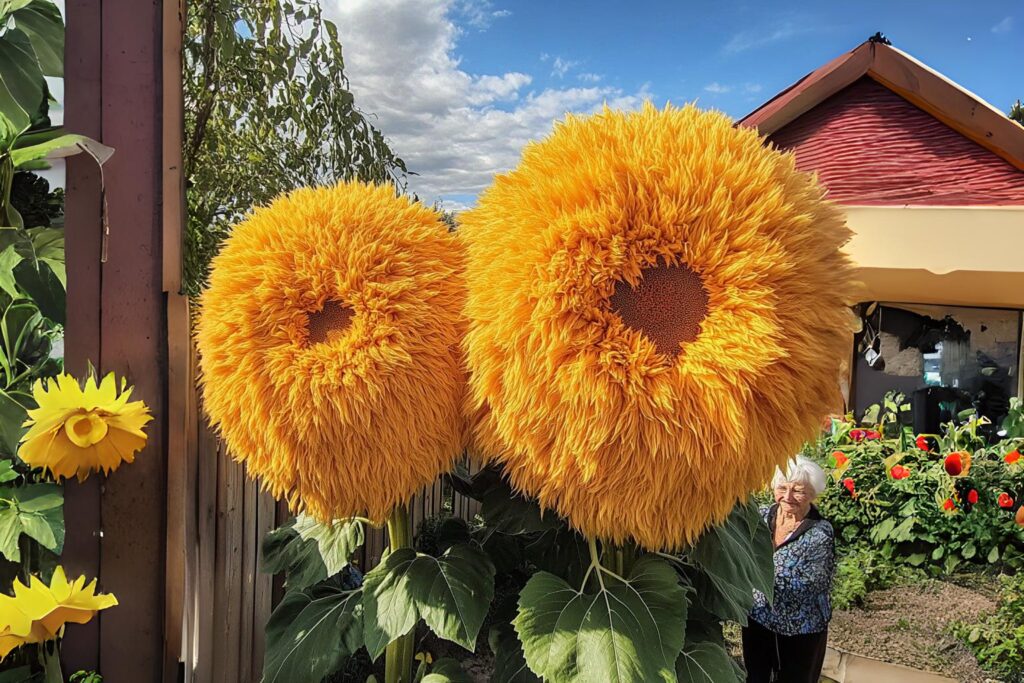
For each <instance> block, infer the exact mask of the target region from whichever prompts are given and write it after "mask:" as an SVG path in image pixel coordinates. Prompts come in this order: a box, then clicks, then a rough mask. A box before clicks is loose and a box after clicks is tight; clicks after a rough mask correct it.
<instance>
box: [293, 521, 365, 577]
mask: <svg viewBox="0 0 1024 683" xmlns="http://www.w3.org/2000/svg"><path fill="white" fill-rule="evenodd" d="M295 531H296V532H297V533H298V534H299V537H300V538H302V540H304V541H313V542H315V543H316V546H317V549H318V550H319V552H320V557H321V559H323V561H324V566H325V567H326V569H327V576H334V575H335V574H337V573H338V572H340V571H341V570H342V569H344V568H345V567H346V566H348V561H349V559H350V558H351V557H352V553H354V552H355V551H356V549H357V548H359V547H360V546H361V545H363V541H364V540H365V536H364V533H363V523H362V522H358V521H355V520H342V519H336V520H334V521H333V522H331V523H330V524H322V523H320V522H318V521H316V520H315V519H313V518H312V517H308V516H306V515H302V514H300V515H299V516H298V517H296V518H295Z"/></svg>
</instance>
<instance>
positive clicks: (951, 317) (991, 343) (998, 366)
mask: <svg viewBox="0 0 1024 683" xmlns="http://www.w3.org/2000/svg"><path fill="white" fill-rule="evenodd" d="M1020 330H1021V312H1020V311H1013V310H1005V309H988V308H965V307H955V306H924V305H909V304H885V305H880V306H877V307H875V308H874V310H872V311H871V314H870V315H866V316H865V330H864V332H862V333H861V334H860V335H858V339H857V342H858V346H857V348H858V350H859V353H857V358H856V364H855V370H854V379H853V382H854V409H855V410H856V412H857V414H858V415H861V414H862V413H863V411H864V410H865V409H866V408H867V407H869V406H870V405H872V404H874V403H878V402H880V401H881V400H882V398H883V396H884V395H885V394H886V392H888V391H892V390H897V391H902V392H903V393H905V394H906V395H907V397H908V398H909V399H910V400H911V404H912V406H913V412H912V418H913V421H914V430H915V431H916V432H919V433H936V432H938V429H939V425H940V424H941V423H942V422H948V421H950V420H952V419H953V418H955V416H956V414H957V413H958V412H960V411H961V410H965V409H968V408H972V407H973V408H975V409H976V410H977V411H978V412H979V414H981V415H985V416H987V417H988V418H989V419H990V420H992V422H993V423H994V424H993V426H992V429H993V430H995V428H996V425H998V423H999V422H1000V421H1001V420H1002V418H1003V417H1004V416H1005V415H1006V411H1007V409H1008V407H1009V399H1010V397H1011V396H1015V395H1016V394H1017V381H1018V380H1017V376H1018V371H1019V368H1018V362H1019V358H1020ZM869 360H870V361H871V362H870V364H869Z"/></svg>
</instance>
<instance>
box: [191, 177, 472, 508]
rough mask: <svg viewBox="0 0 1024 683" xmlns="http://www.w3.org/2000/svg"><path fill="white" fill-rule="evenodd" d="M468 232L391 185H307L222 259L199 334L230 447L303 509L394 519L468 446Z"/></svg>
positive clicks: (244, 230)
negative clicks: (464, 354)
mask: <svg viewBox="0 0 1024 683" xmlns="http://www.w3.org/2000/svg"><path fill="white" fill-rule="evenodd" d="M461 271H462V256H461V252H460V250H459V243H458V242H457V241H456V240H455V239H454V238H453V237H452V236H451V235H450V234H449V232H448V230H447V228H446V227H445V225H444V224H443V223H442V222H441V221H440V220H439V216H438V215H437V213H436V212H434V211H432V210H431V209H429V208H427V207H425V206H423V205H422V204H419V203H415V202H412V201H410V200H409V199H408V198H406V197H396V196H395V191H394V188H392V187H374V186H371V185H366V184H363V183H357V182H352V183H343V184H340V185H337V186H335V187H331V188H318V189H303V190H298V191H296V192H292V193H290V194H288V195H286V196H283V197H281V198H279V199H277V200H276V201H274V202H273V203H272V204H271V205H270V206H268V207H266V208H261V209H257V210H256V211H255V212H254V213H253V214H252V215H251V216H250V217H249V218H248V219H247V220H245V221H244V222H242V223H241V224H239V225H238V226H236V227H235V229H234V231H233V233H232V235H231V236H230V237H229V238H228V240H227V241H226V243H225V246H224V248H223V250H222V251H221V253H220V254H219V255H218V256H217V258H216V259H214V262H213V270H212V275H211V277H210V287H209V289H208V290H207V291H206V292H205V294H204V295H203V297H202V301H201V308H200V315H199V323H198V328H197V337H196V338H197V342H198V347H199V351H200V355H201V369H202V381H203V399H204V403H205V408H206V411H207V413H208V414H209V416H210V418H211V420H212V422H213V423H214V424H215V425H217V426H219V428H220V432H221V434H222V436H223V438H224V440H225V441H226V442H227V445H228V447H229V449H230V451H231V454H232V455H233V456H234V457H235V458H237V459H238V460H240V461H242V462H244V463H245V465H246V468H247V470H248V472H249V474H250V475H252V476H256V477H260V479H261V480H262V482H263V485H264V486H265V487H266V488H268V489H269V490H270V491H271V493H272V494H273V495H274V496H275V497H277V498H284V499H286V500H287V501H288V504H289V506H290V507H291V509H292V510H293V511H296V512H298V511H305V512H306V513H308V514H310V515H311V516H313V517H315V518H316V519H318V520H321V521H330V520H333V519H339V518H344V517H349V516H352V515H366V516H368V517H370V518H371V519H374V520H377V521H380V520H383V519H384V518H385V517H386V516H387V515H388V514H389V512H390V511H391V510H392V509H393V508H394V506H395V505H396V504H398V503H401V502H404V501H405V500H407V499H408V498H409V497H410V496H411V495H412V494H414V493H415V492H416V491H417V490H419V489H420V488H422V487H423V486H425V485H427V484H429V483H431V482H433V481H434V480H435V479H436V478H437V476H438V475H439V474H440V473H442V472H444V471H446V470H448V469H450V467H451V466H452V464H453V462H454V459H455V458H456V456H457V455H459V454H460V453H461V452H462V449H463V447H464V440H465V439H464V431H465V427H464V420H463V419H462V418H461V413H462V403H463V397H464V391H465V378H464V373H463V370H462V362H461V351H460V348H459V341H460V339H461V335H462V328H463V325H462V322H461V320H462V317H461V315H462V306H463V303H464V298H465V292H464V287H463V281H462V273H461Z"/></svg>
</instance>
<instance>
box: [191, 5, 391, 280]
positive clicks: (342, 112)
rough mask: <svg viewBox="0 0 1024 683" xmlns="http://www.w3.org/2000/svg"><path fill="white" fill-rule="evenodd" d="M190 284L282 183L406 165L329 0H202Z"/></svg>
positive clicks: (197, 26) (194, 99) (196, 48)
mask: <svg viewBox="0 0 1024 683" xmlns="http://www.w3.org/2000/svg"><path fill="white" fill-rule="evenodd" d="M183 51H184V66H185V68H184V73H185V84H184V89H185V149H184V165H185V173H186V182H187V199H188V226H187V237H186V244H185V289H186V291H187V292H188V293H189V294H192V295H194V294H197V293H198V292H199V291H200V290H201V289H202V287H203V285H204V283H205V281H206V277H207V272H208V269H209V262H210V259H211V258H212V257H213V256H214V255H215V254H216V253H217V250H218V249H219V247H220V244H221V242H222V240H223V239H224V237H225V236H226V235H227V234H228V232H229V230H230V227H231V225H232V224H234V223H235V222H237V221H238V220H239V219H240V218H242V217H243V216H244V215H245V214H246V212H247V211H249V210H250V209H251V208H252V207H254V206H257V205H260V204H263V203H266V202H268V201H270V200H271V199H272V198H273V197H274V196H276V195H277V194H279V193H280V192H283V191H287V190H291V189H294V188H296V187H301V186H305V185H319V184H325V183H332V182H335V181H337V180H341V179H361V180H366V181H373V182H378V183H385V182H392V183H394V184H395V185H396V187H401V186H402V185H403V184H404V179H405V173H406V168H405V164H404V163H403V162H402V160H401V159H400V158H398V157H397V156H395V154H394V153H393V152H392V151H391V149H390V147H389V146H388V143H387V141H386V140H385V139H384V136H383V135H382V134H381V132H380V131H379V130H377V129H376V128H375V127H374V126H373V125H371V123H370V122H369V121H368V119H367V117H366V116H365V115H364V114H363V113H362V112H360V111H359V109H358V108H357V107H356V105H355V100H354V98H353V96H352V93H351V91H350V90H349V84H348V79H347V78H346V77H345V73H344V61H343V59H342V47H341V43H340V42H339V40H338V30H337V28H336V27H335V26H334V24H333V23H331V22H330V21H328V20H326V19H324V17H323V14H322V12H321V9H320V3H319V2H318V0H194V1H193V2H189V3H188V15H187V17H186V25H185V37H184V49H183Z"/></svg>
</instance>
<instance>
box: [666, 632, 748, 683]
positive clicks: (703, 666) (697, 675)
mask: <svg viewBox="0 0 1024 683" xmlns="http://www.w3.org/2000/svg"><path fill="white" fill-rule="evenodd" d="M676 676H677V677H678V678H679V683H743V680H744V675H743V671H742V670H741V669H740V667H739V666H738V665H737V664H736V662H735V661H734V660H733V658H732V657H730V656H729V653H728V652H727V651H726V649H725V648H724V647H723V646H722V645H721V644H719V643H715V642H711V641H707V640H704V641H692V642H691V641H690V640H689V639H687V641H686V646H685V647H683V651H682V653H681V654H680V655H679V659H678V660H677V661H676Z"/></svg>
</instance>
